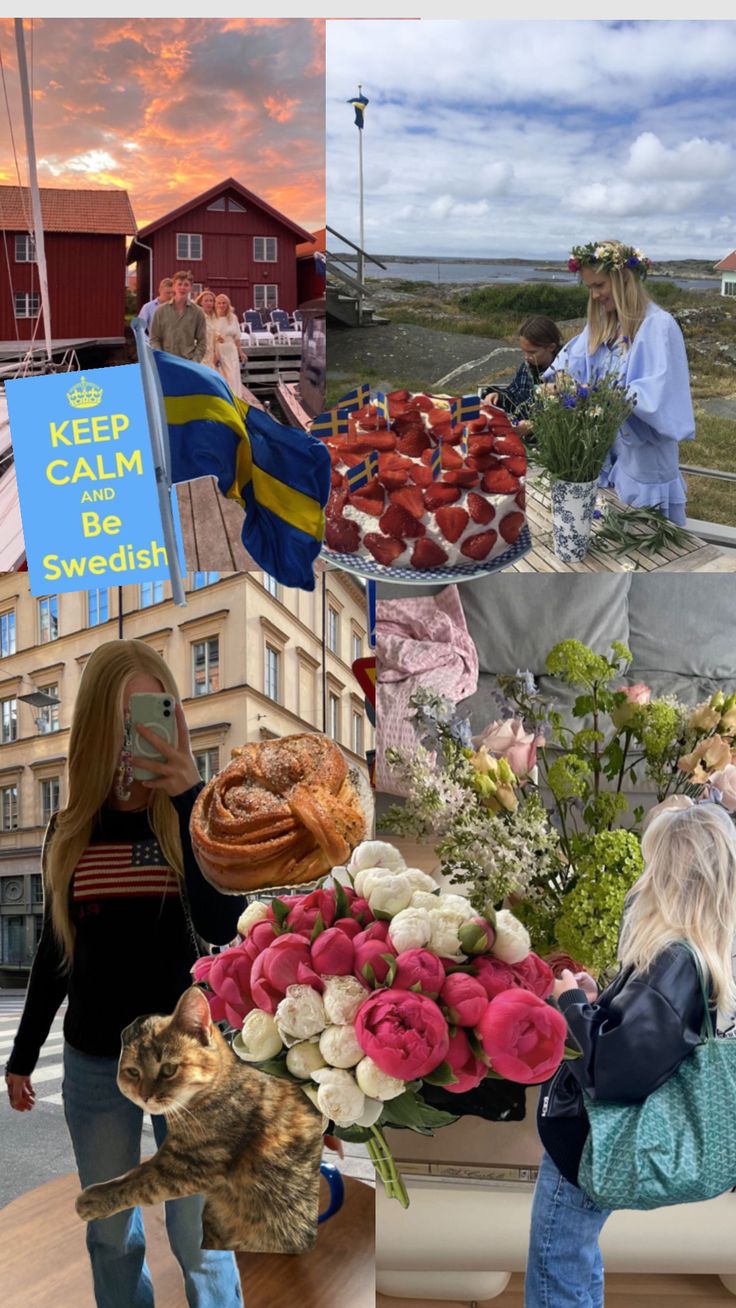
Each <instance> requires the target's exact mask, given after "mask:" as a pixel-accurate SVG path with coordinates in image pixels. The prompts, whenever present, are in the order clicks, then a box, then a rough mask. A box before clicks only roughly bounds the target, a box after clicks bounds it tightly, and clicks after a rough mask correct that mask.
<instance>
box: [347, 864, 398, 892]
mask: <svg viewBox="0 0 736 1308" xmlns="http://www.w3.org/2000/svg"><path fill="white" fill-rule="evenodd" d="M392 876H395V873H394V872H392V870H391V868H390V867H364V868H363V869H362V871H360V872H359V873H358V875H357V876H356V878H355V882H354V889H355V893H356V895H360V896H361V898H363V899H368V898H369V896H370V894H371V891H372V890H374V889H375V887H376V886H377V885H379V884H380V882H381V881H384V880H385V879H386V878H387V877H392Z"/></svg>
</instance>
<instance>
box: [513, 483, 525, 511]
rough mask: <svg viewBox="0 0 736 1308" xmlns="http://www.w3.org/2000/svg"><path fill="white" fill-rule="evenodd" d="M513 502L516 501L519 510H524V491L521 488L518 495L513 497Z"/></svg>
mask: <svg viewBox="0 0 736 1308" xmlns="http://www.w3.org/2000/svg"><path fill="white" fill-rule="evenodd" d="M514 500H515V501H516V503H517V504H518V506H519V508H520V509H525V508H526V491H525V490H524V487H523V486H522V488H521V490H520V491H519V494H518V495H515V496H514Z"/></svg>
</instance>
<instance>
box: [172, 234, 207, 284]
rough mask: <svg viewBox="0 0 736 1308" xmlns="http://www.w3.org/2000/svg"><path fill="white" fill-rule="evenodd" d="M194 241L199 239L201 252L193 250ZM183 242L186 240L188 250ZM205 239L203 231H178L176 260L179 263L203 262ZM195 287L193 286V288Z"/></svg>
mask: <svg viewBox="0 0 736 1308" xmlns="http://www.w3.org/2000/svg"><path fill="white" fill-rule="evenodd" d="M192 241H199V254H194V253H193V252H192ZM181 242H186V250H183V249H182V246H181ZM203 249H204V241H203V240H202V233H201V232H177V233H176V262H177V263H201V262H202V259H203V258H204V255H203ZM192 289H193V288H192Z"/></svg>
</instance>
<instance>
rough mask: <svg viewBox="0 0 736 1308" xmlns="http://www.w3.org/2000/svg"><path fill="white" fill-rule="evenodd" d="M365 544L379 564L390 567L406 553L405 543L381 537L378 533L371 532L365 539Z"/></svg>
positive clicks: (389, 537) (388, 537)
mask: <svg viewBox="0 0 736 1308" xmlns="http://www.w3.org/2000/svg"><path fill="white" fill-rule="evenodd" d="M363 544H364V545H365V547H366V549H367V550H370V552H371V554H372V555H373V557H374V559H375V560H376V562H377V563H384V564H385V565H386V566H387V567H388V566H390V565H391V564H392V563H393V562H394V560H395V559H398V557H399V555H400V554H403V553H404V549H405V545H404V542H403V541H400V540H393V538H392V537H391V536H380V535H379V533H378V532H377V531H369V532H368V533H367V534H366V535H365V536H364V537H363Z"/></svg>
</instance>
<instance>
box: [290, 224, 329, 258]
mask: <svg viewBox="0 0 736 1308" xmlns="http://www.w3.org/2000/svg"><path fill="white" fill-rule="evenodd" d="M326 250H327V228H326V227H320V229H319V231H318V232H312V235H311V238H310V240H308V241H302V244H301V245H297V247H296V257H297V259H306V258H308V257H309V256H310V255H312V254H324V253H325V251H326Z"/></svg>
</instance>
